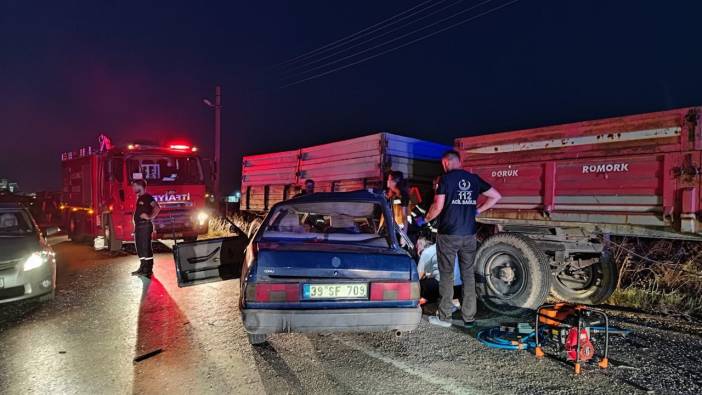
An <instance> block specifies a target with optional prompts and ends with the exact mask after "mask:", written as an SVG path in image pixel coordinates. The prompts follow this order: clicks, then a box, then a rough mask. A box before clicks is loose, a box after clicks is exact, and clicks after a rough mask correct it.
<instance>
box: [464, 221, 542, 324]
mask: <svg viewBox="0 0 702 395" xmlns="http://www.w3.org/2000/svg"><path fill="white" fill-rule="evenodd" d="M475 275H476V290H477V292H478V297H479V298H480V300H481V302H482V303H483V305H485V307H487V308H488V309H489V310H491V311H493V312H496V313H499V314H504V315H510V316H524V315H527V314H531V313H533V312H534V311H535V310H536V309H537V308H538V307H539V306H541V305H542V304H543V303H544V302H545V301H546V298H547V297H548V293H549V290H550V288H551V270H550V267H549V262H548V259H547V257H546V255H545V254H544V253H543V251H541V250H540V249H539V248H538V247H537V246H536V245H535V244H534V243H533V242H532V241H531V240H530V239H528V238H526V237H524V236H520V235H516V234H510V233H501V234H497V235H495V236H492V237H490V238H488V239H487V240H485V242H484V243H483V244H482V245H481V246H480V248H479V249H478V251H477V253H476V257H475Z"/></svg>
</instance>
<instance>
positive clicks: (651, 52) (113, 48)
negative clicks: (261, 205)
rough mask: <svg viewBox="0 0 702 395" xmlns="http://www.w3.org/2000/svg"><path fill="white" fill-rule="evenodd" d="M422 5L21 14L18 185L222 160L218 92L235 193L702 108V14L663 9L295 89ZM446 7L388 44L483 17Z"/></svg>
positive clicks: (71, 7)
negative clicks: (185, 152) (297, 175)
mask: <svg viewBox="0 0 702 395" xmlns="http://www.w3.org/2000/svg"><path fill="white" fill-rule="evenodd" d="M422 3H423V2H422V1H418V0H417V1H412V2H383V3H381V4H378V3H377V2H368V1H365V2H355V3H333V4H332V3H327V2H305V3H287V2H281V3H280V4H278V5H277V6H276V7H270V6H268V7H266V5H259V4H251V3H225V2H211V3H207V4H204V5H199V4H198V5H197V6H195V5H193V4H192V3H185V2H183V3H178V2H168V3H166V2H163V3H157V4H148V5H143V4H140V3H136V2H134V3H126V2H125V3H120V4H119V5H108V6H105V5H97V4H87V3H79V2H66V3H61V4H58V3H46V4H45V5H44V6H43V8H42V9H41V10H37V9H36V5H35V4H31V5H30V4H24V3H21V2H17V3H15V2H5V3H3V5H0V35H1V36H2V37H3V38H4V39H5V40H3V48H4V57H3V59H2V60H1V61H0V68H1V69H2V71H3V72H2V74H1V75H0V87H3V89H2V93H3V94H2V95H0V119H2V120H3V123H2V134H3V136H5V139H4V140H5V141H4V143H5V144H4V148H5V150H4V152H5V154H4V155H3V156H2V157H1V158H0V177H2V178H9V179H11V180H12V181H17V182H19V185H20V188H22V190H23V191H36V190H58V189H59V188H60V184H61V179H60V160H59V159H60V154H61V152H64V151H70V150H77V149H78V148H79V147H81V146H86V145H93V146H95V145H97V136H98V134H99V133H105V134H107V135H109V136H111V137H112V139H113V140H114V141H115V142H122V143H126V142H128V141H133V140H136V139H150V140H156V141H159V140H160V141H164V142H165V141H166V140H173V139H187V140H189V141H192V142H193V143H194V144H195V145H198V146H199V147H201V148H202V149H203V154H204V155H206V156H208V157H211V156H212V141H213V132H212V129H213V122H212V112H211V109H210V108H208V107H206V106H205V105H204V104H202V98H203V97H212V96H213V94H214V86H215V85H216V84H221V85H222V86H223V166H222V168H223V183H222V190H223V192H231V191H235V190H237V189H238V181H239V176H240V165H241V157H242V155H245V154H253V153H262V152H268V151H281V150H286V149H291V148H296V147H300V146H308V145H313V144H319V143H324V142H329V141H335V140H340V139H344V138H349V137H356V136H361V135H366V134H370V133H373V132H377V131H387V132H393V133H397V134H401V135H407V136H412V137H417V138H422V139H427V140H432V141H437V142H440V143H445V144H451V142H452V140H453V139H454V138H457V137H462V136H468V135H474V134H482V133H491V132H496V131H503V130H514V129H526V128H532V127H538V126H546V125H553V124H559V123H565V122H575V121H582V120H588V119H595V118H603V117H609V116H618V115H628V114H635V113H644V112H652V111H661V110H667V109H672V108H679V107H686V106H693V105H699V104H702V94H700V93H699V92H698V91H697V87H699V86H701V85H702V73H700V72H699V70H700V69H701V68H702V55H700V54H699V51H697V50H696V47H697V41H698V40H697V37H698V34H696V31H695V27H696V22H697V21H696V19H697V18H696V17H697V15H699V13H700V11H702V4H700V3H687V4H685V5H686V7H684V8H682V7H680V6H678V5H677V4H665V5H663V4H661V3H659V2H653V1H641V2H635V1H622V2H616V4H612V3H611V2H604V1H596V2H589V3H586V4H585V3H584V4H578V3H565V2H556V1H543V2H535V1H529V0H522V1H519V2H517V3H515V4H512V5H509V6H507V7H505V8H503V9H501V10H498V11H495V12H493V13H491V14H489V15H485V16H483V17H481V18H479V19H476V20H473V21H470V22H468V23H466V24H464V25H461V26H457V27H456V28H453V29H450V30H447V31H445V32H442V33H440V34H437V35H435V36H433V37H430V38H427V39H424V40H422V41H419V42H417V43H414V44H412V45H408V46H406V47H404V48H401V49H398V50H396V51H393V52H390V53H387V54H385V55H383V56H379V57H377V58H374V59H370V60H368V61H366V62H363V63H360V64H358V65H354V66H352V67H349V68H346V69H343V70H339V71H336V72H333V73H330V74H329V75H324V76H320V77H319V78H315V79H312V80H310V81H306V82H303V83H300V84H298V85H293V86H290V87H286V88H280V86H282V85H285V84H286V83H287V82H290V81H295V80H296V79H292V80H280V79H278V78H277V77H279V76H280V72H278V71H277V70H279V69H271V66H274V65H276V64H278V63H280V62H282V61H285V60H286V59H290V58H293V57H295V56H298V55H300V54H304V53H305V52H308V51H310V50H312V49H315V48H318V47H320V46H322V45H325V44H327V43H329V42H333V41H335V40H338V39H340V38H342V37H345V36H348V35H349V34H352V33H354V32H358V31H359V30H361V29H364V28H366V27H368V26H371V25H373V24H375V23H378V22H380V21H382V20H384V19H386V18H389V17H391V16H393V15H396V14H398V13H400V12H403V11H405V10H407V9H409V8H410V7H414V6H418V5H421V4H422ZM434 3H436V4H434V5H433V7H435V8H433V10H438V9H440V8H441V7H449V6H450V7H453V8H447V9H446V10H445V11H443V12H437V14H436V15H433V16H431V17H427V19H426V20H425V21H423V22H419V23H418V24H417V25H416V26H412V27H408V28H407V29H404V30H400V31H398V32H397V33H395V34H393V35H389V37H388V38H390V37H396V36H397V35H400V34H403V33H406V32H409V31H411V30H412V29H414V28H415V27H421V26H423V25H427V24H429V23H431V22H433V21H436V20H438V19H441V18H442V17H445V16H448V15H451V14H452V13H453V12H454V11H456V10H461V9H466V8H468V7H472V6H474V5H475V4H478V2H475V1H463V2H454V1H437V2H434ZM454 3H455V4H454ZM504 3H506V2H505V1H502V2H497V1H496V2H495V3H494V4H485V5H484V6H482V8H480V7H479V8H476V10H475V12H473V13H478V12H479V11H481V10H488V9H490V8H492V7H495V6H497V5H499V4H504ZM427 4H428V5H430V4H431V3H427ZM452 4H453V5H452ZM427 12H429V11H427ZM442 26H443V25H442ZM437 29H438V27H436V28H433V29H428V30H427V31H434V30H437ZM408 40H409V38H408V39H405V40H400V41H398V42H397V43H403V42H406V41H408ZM379 41H383V40H382V39H381V40H379ZM373 44H374V43H370V44H368V45H366V46H364V47H361V48H358V50H360V49H362V48H365V47H368V46H369V45H373ZM390 46H392V45H390ZM382 49H384V47H383V48H379V49H378V51H372V52H370V53H369V54H374V53H377V52H379V51H380V50H382ZM351 52H353V51H351ZM340 56H343V55H338V56H335V57H332V58H331V59H330V60H332V59H337V58H339V57H340ZM360 57H361V58H362V57H363V56H360ZM355 59H356V58H354V59H352V60H355ZM349 61H351V60H349ZM321 63H324V62H320V64H321ZM342 64H344V62H341V63H339V65H342ZM335 66H336V65H335ZM309 67H314V65H312V66H309ZM332 67H334V66H332ZM293 71H295V70H293ZM293 74H294V73H293ZM314 74H315V73H314V72H311V73H310V74H307V75H314ZM302 78H304V76H303V77H302Z"/></svg>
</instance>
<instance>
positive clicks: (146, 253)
mask: <svg viewBox="0 0 702 395" xmlns="http://www.w3.org/2000/svg"><path fill="white" fill-rule="evenodd" d="M132 190H133V191H134V193H136V195H137V201H136V206H135V207H134V243H135V244H136V250H137V255H138V256H139V261H140V265H139V269H137V270H136V271H133V272H132V276H144V277H146V278H151V275H152V274H153V267H154V251H153V249H152V247H151V234H152V233H153V232H154V225H153V223H152V222H151V221H152V220H153V219H154V218H156V216H157V215H158V213H159V211H161V207H160V206H159V205H158V203H156V200H154V198H153V196H151V195H149V194H148V193H146V181H144V180H134V181H132Z"/></svg>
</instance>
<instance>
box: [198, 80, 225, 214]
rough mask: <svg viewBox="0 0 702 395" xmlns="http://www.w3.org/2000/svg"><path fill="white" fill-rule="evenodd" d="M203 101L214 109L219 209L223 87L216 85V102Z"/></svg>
mask: <svg viewBox="0 0 702 395" xmlns="http://www.w3.org/2000/svg"><path fill="white" fill-rule="evenodd" d="M202 102H203V103H205V104H206V105H207V106H208V107H210V108H213V109H214V129H215V130H214V132H215V141H214V162H215V168H214V171H215V175H214V176H215V180H214V181H215V182H214V185H213V186H214V191H213V192H214V196H215V202H216V204H217V209H218V210H219V203H220V201H221V199H222V194H221V193H220V181H221V179H222V87H221V86H219V85H217V86H216V87H215V100H214V104H213V103H212V102H211V101H210V99H207V98H204V99H202Z"/></svg>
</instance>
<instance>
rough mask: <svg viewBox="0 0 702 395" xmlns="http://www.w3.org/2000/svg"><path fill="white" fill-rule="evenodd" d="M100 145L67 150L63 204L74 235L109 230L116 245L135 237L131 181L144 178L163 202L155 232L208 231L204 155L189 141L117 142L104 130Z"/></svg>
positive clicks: (191, 236) (108, 239) (184, 235)
mask: <svg viewBox="0 0 702 395" xmlns="http://www.w3.org/2000/svg"><path fill="white" fill-rule="evenodd" d="M99 140H100V147H99V148H98V149H94V148H93V147H85V148H81V149H80V150H78V151H76V152H66V153H63V154H62V156H61V163H62V168H63V190H62V196H61V205H60V207H59V208H60V210H61V212H62V213H63V214H62V217H63V225H64V227H65V229H66V230H67V232H68V235H69V237H70V238H71V240H77V241H83V240H88V239H92V238H95V237H98V236H103V237H104V239H105V244H106V246H107V247H108V248H109V249H110V250H119V249H120V248H121V246H122V243H123V242H133V240H134V235H133V233H134V224H133V219H132V216H133V213H134V208H135V204H136V195H135V194H134V193H133V192H132V189H131V186H130V183H131V182H132V181H133V180H136V179H143V180H145V181H146V182H147V184H148V192H149V193H150V194H151V195H152V196H153V197H154V199H155V200H156V201H157V202H158V204H159V205H160V206H161V213H160V214H159V216H158V217H157V218H155V219H154V221H153V222H154V233H155V235H154V237H155V238H162V239H166V238H172V239H183V240H195V239H197V237H198V235H199V234H203V233H207V227H208V217H209V213H208V211H207V209H206V207H205V203H206V199H207V198H208V193H207V191H206V176H207V172H206V171H205V166H203V160H202V159H201V158H200V157H199V155H198V150H197V147H194V146H191V145H188V144H170V145H167V146H157V145H152V144H128V145H125V146H113V145H112V143H111V141H110V140H109V138H107V137H106V136H100V139H99Z"/></svg>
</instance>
